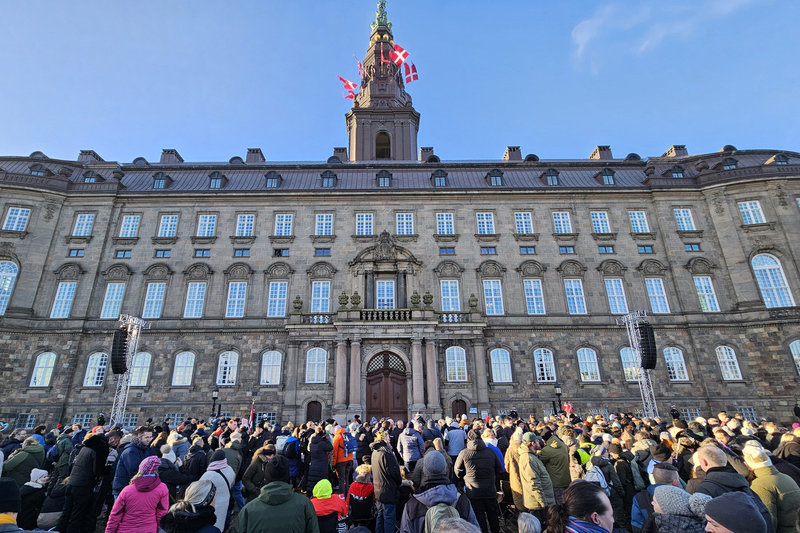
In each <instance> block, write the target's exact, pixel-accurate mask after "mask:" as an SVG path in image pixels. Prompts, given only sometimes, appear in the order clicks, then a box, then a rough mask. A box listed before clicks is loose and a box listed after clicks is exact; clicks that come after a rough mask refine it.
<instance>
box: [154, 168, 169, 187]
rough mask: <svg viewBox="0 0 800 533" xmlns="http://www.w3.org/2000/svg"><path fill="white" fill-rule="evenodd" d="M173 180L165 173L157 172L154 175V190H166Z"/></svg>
mask: <svg viewBox="0 0 800 533" xmlns="http://www.w3.org/2000/svg"><path fill="white" fill-rule="evenodd" d="M171 181H172V180H171V179H170V177H169V176H167V175H166V174H164V173H163V172H156V173H155V174H153V188H154V189H166V188H167V186H168V185H169V183H170V182H171Z"/></svg>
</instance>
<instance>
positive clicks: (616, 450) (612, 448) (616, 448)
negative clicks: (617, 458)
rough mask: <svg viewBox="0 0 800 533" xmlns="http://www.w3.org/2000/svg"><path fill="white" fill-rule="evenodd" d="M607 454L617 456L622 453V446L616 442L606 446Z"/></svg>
mask: <svg viewBox="0 0 800 533" xmlns="http://www.w3.org/2000/svg"><path fill="white" fill-rule="evenodd" d="M608 453H613V454H616V455H619V454H621V453H622V446H620V445H619V444H618V443H616V442H612V443H611V444H609V445H608Z"/></svg>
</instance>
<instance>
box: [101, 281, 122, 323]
mask: <svg viewBox="0 0 800 533" xmlns="http://www.w3.org/2000/svg"><path fill="white" fill-rule="evenodd" d="M124 296H125V284H124V283H109V284H108V285H106V296H105V298H104V299H103V310H102V311H100V318H119V310H120V308H121V307H122V298H123V297H124Z"/></svg>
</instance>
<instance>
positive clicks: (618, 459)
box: [606, 439, 646, 530]
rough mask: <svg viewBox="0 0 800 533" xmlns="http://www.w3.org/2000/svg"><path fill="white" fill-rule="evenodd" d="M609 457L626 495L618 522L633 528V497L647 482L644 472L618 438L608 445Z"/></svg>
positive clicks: (622, 525)
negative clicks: (643, 475)
mask: <svg viewBox="0 0 800 533" xmlns="http://www.w3.org/2000/svg"><path fill="white" fill-rule="evenodd" d="M606 448H607V449H608V459H609V461H611V464H613V465H614V470H615V471H616V473H617V477H619V481H620V483H621V484H622V490H623V491H624V493H625V494H624V496H623V498H622V502H623V505H622V512H623V514H622V516H620V517H619V518H617V520H618V523H619V524H621V527H623V528H625V529H628V530H629V529H630V528H631V508H632V507H633V498H634V496H636V493H637V492H638V491H640V490H643V489H644V488H645V486H646V485H645V482H644V479H643V477H642V472H641V470H640V469H639V465H638V464H636V463H632V461H633V459H634V457H633V454H632V453H631V452H629V451H627V450H624V449H623V448H622V445H621V444H620V443H619V440H618V439H614V440H612V441H611V442H610V443H609V444H608V446H607V447H606Z"/></svg>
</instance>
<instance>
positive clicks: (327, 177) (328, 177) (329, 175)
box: [320, 170, 336, 189]
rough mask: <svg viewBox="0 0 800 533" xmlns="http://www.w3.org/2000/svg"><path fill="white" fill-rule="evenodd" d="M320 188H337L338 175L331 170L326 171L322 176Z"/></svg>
mask: <svg viewBox="0 0 800 533" xmlns="http://www.w3.org/2000/svg"><path fill="white" fill-rule="evenodd" d="M320 187H322V188H323V189H333V188H334V187H336V174H334V173H333V172H331V171H330V170H326V171H325V172H323V173H322V174H320Z"/></svg>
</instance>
